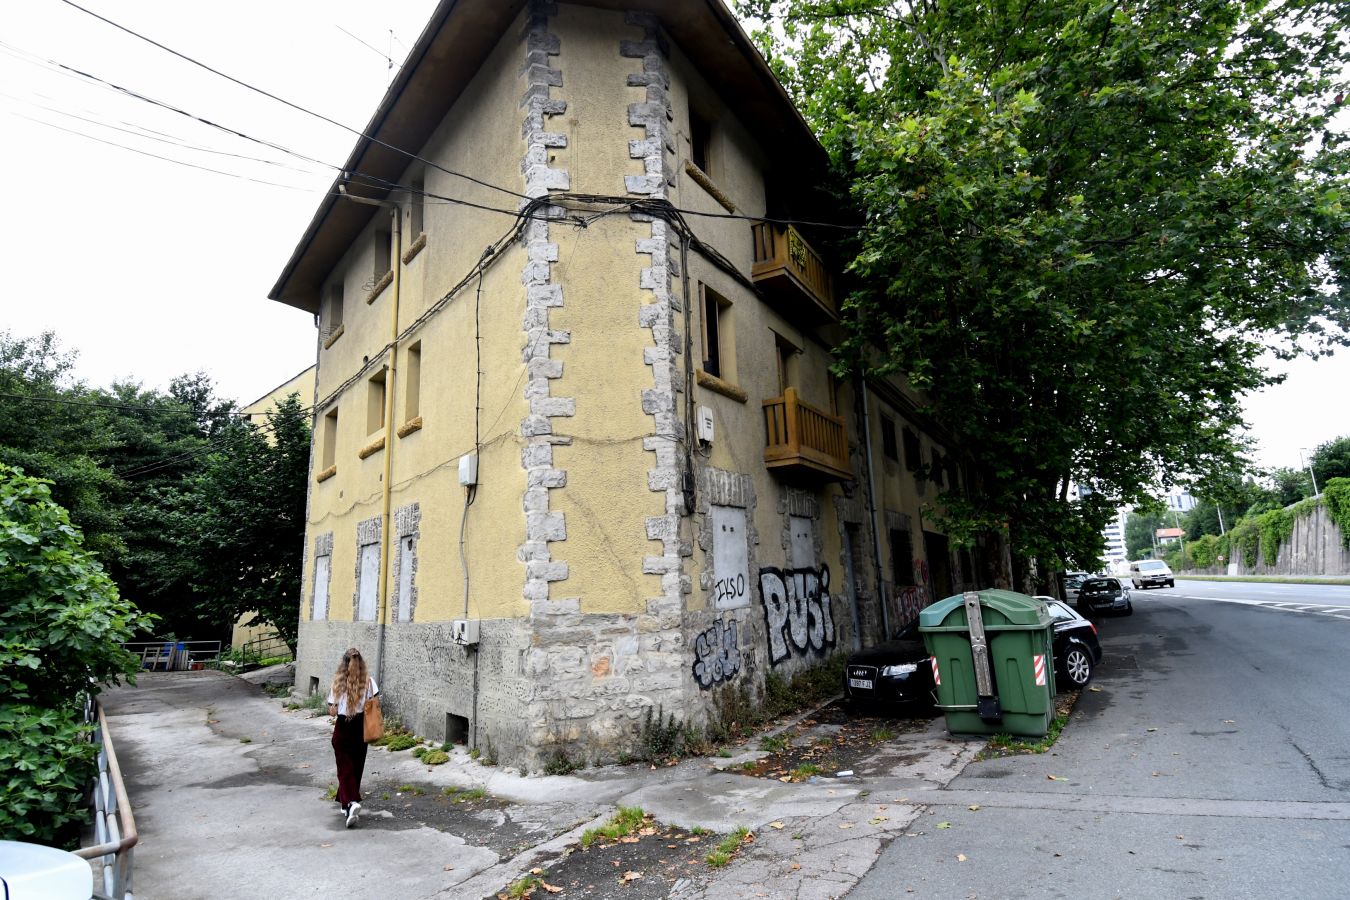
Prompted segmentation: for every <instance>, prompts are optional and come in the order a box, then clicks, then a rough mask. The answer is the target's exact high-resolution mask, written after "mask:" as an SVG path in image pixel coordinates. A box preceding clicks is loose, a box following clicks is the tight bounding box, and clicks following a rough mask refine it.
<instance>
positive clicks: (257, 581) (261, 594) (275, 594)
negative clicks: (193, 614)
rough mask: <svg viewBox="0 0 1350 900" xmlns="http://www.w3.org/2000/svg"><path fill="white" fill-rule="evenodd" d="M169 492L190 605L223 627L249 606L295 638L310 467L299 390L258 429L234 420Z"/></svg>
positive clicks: (176, 554)
mask: <svg viewBox="0 0 1350 900" xmlns="http://www.w3.org/2000/svg"><path fill="white" fill-rule="evenodd" d="M220 438H221V440H223V441H225V442H227V443H228V447H229V449H228V451H226V452H217V453H212V454H210V455H209V456H208V457H207V458H206V460H205V462H204V464H203V465H202V468H201V471H200V472H198V473H197V474H195V475H193V476H192V477H190V478H189V479H188V480H187V484H186V487H185V489H184V490H183V491H182V493H181V494H179V495H178V496H177V497H175V498H173V499H172V500H171V501H170V504H169V505H170V512H169V513H168V520H169V521H168V524H169V525H170V532H169V533H170V534H171V535H173V536H174V537H173V538H172V540H173V542H174V547H173V549H174V553H173V556H174V558H175V559H176V560H177V561H178V564H179V565H181V566H182V569H181V570H180V571H179V574H180V575H181V576H182V578H183V580H185V581H186V582H187V583H188V584H189V585H190V588H191V591H192V601H191V605H192V607H193V608H194V609H195V610H197V611H198V612H199V613H200V614H202V615H204V616H206V617H207V618H208V619H209V620H210V621H212V622H215V623H216V624H217V625H220V626H222V627H223V626H227V625H229V624H230V623H232V622H234V621H235V620H236V619H238V618H239V617H240V616H244V615H248V614H250V613H252V614H256V616H257V617H258V618H259V619H261V620H262V621H264V622H267V623H269V624H271V625H272V626H273V627H274V628H276V629H277V631H278V632H279V633H280V634H281V635H282V637H283V638H284V639H285V640H286V642H287V643H289V644H290V645H291V646H292V647H294V646H295V638H296V633H297V630H298V627H299V611H300V569H301V560H302V558H303V549H304V536H305V500H306V488H307V480H306V479H307V473H308V470H309V443H310V429H309V419H308V415H307V413H306V411H305V409H304V408H303V407H302V406H301V403H300V399H299V397H298V396H296V395H294V394H292V395H291V396H290V397H288V398H287V399H285V400H283V401H282V402H281V403H280V404H278V406H277V409H276V410H275V411H274V412H273V413H272V414H271V415H270V416H269V418H268V422H267V425H266V427H265V428H260V427H259V426H256V425H254V424H253V423H252V422H241V421H238V420H235V421H232V422H230V423H229V424H228V425H226V426H225V427H224V429H223V431H222V432H221V434H220Z"/></svg>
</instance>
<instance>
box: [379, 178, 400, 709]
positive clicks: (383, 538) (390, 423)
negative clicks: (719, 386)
mask: <svg viewBox="0 0 1350 900" xmlns="http://www.w3.org/2000/svg"><path fill="white" fill-rule="evenodd" d="M381 205H382V206H388V207H391V218H392V219H393V226H392V227H393V231H394V234H393V238H394V259H393V266H394V283H393V284H391V285H390V286H389V289H390V290H391V291H393V292H394V296H393V298H392V299H393V302H392V303H391V304H390V309H389V365H388V367H387V368H386V370H385V376H384V477H383V480H382V481H381V484H380V488H381V489H380V495H381V497H380V499H381V510H380V601H379V608H378V611H377V613H376V620H377V621H378V622H379V637H378V639H377V642H376V644H375V681H376V682H377V683H379V684H383V683H384V633H385V630H386V626H387V625H388V624H389V544H390V541H389V532H390V526H391V525H392V524H393V523H392V522H391V521H390V513H389V507H390V504H391V502H392V500H393V497H392V491H391V488H390V484H389V481H390V478H391V477H392V475H393V470H394V396H395V393H396V390H395V389H396V388H397V387H398V301H399V288H400V286H401V282H402V275H403V228H402V227H401V226H402V225H403V222H402V220H401V215H402V208H401V207H400V206H398V204H395V203H389V201H384V202H383V203H381Z"/></svg>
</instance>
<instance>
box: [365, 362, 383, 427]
mask: <svg viewBox="0 0 1350 900" xmlns="http://www.w3.org/2000/svg"><path fill="white" fill-rule="evenodd" d="M384 385H385V379H384V370H383V369H381V370H380V371H378V372H376V373H375V374H374V375H372V376H370V381H369V382H367V388H366V434H374V433H375V432H377V431H379V430H380V429H381V428H383V427H384Z"/></svg>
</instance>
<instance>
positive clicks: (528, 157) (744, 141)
mask: <svg viewBox="0 0 1350 900" xmlns="http://www.w3.org/2000/svg"><path fill="white" fill-rule="evenodd" d="M670 6H671V5H670V4H667V3H657V2H636V0H634V2H629V3H618V2H613V3H611V2H604V0H602V2H589V3H587V4H584V5H583V4H573V3H561V2H560V3H528V4H527V3H521V2H516V3H512V2H495V0H494V2H488V0H459V2H449V0H447V2H444V3H442V4H441V5H440V7H438V9H437V10H436V12H435V14H434V15H433V17H432V20H431V22H430V23H429V24H428V26H427V29H426V31H425V32H424V33H423V35H422V37H421V38H420V39H419V41H418V43H417V45H416V47H415V48H414V49H413V51H412V53H411V54H410V56H409V59H408V62H407V63H406V64H405V66H404V69H403V70H402V72H401V73H400V74H399V76H398V78H397V80H396V81H395V83H394V85H393V86H392V87H391V88H390V91H389V93H388V95H387V96H386V98H385V100H384V101H383V103H382V104H381V107H380V109H379V110H378V111H377V112H376V114H375V117H374V118H373V119H372V121H371V123H370V125H369V126H368V127H367V129H366V131H365V136H363V137H362V138H361V140H360V141H359V142H358V144H357V146H356V148H355V149H354V150H353V152H352V155H351V157H350V159H349V160H348V164H347V166H346V167H345V168H346V171H345V172H344V175H343V177H342V178H341V179H340V180H339V183H338V184H337V185H335V188H334V191H333V192H332V196H330V197H329V198H327V199H326V200H325V202H324V204H323V205H322V206H321V208H320V209H319V211H318V212H317V213H316V215H315V217H314V220H313V222H312V223H311V225H310V227H309V229H308V230H307V232H306V233H305V235H304V237H303V238H302V239H301V242H300V244H299V246H298V247H297V249H296V251H295V253H294V255H293V256H292V258H291V260H290V262H289V263H288V264H287V267H286V269H285V271H284V272H283V274H282V276H281V278H280V280H279V281H278V283H277V285H276V287H275V288H274V290H273V294H272V296H273V299H276V300H279V301H281V302H284V303H288V304H290V305H292V306H295V307H297V308H299V309H303V310H305V311H306V312H309V313H314V314H316V315H317V322H318V325H319V331H318V337H317V344H318V347H317V386H316V389H315V413H314V435H315V437H314V445H313V451H312V456H313V465H312V469H313V472H312V476H313V477H312V483H311V485H310V501H309V519H308V531H307V536H306V547H305V566H304V584H305V596H304V601H303V604H302V610H301V622H300V637H299V648H298V659H297V683H298V684H299V685H300V686H301V687H302V688H308V689H309V690H324V689H326V686H327V681H328V679H329V678H330V677H331V673H332V671H333V669H334V667H335V665H336V663H337V660H338V658H339V656H340V654H341V653H342V651H343V649H345V648H346V647H347V646H350V645H355V646H358V647H361V648H362V649H363V652H364V653H365V654H366V656H367V658H368V659H370V660H373V662H374V666H375V668H376V670H377V672H378V677H379V678H380V679H381V685H382V687H383V689H384V696H385V699H386V704H385V708H386V714H387V715H393V716H394V717H396V718H398V719H399V720H401V721H402V722H403V723H404V724H406V725H407V726H408V727H410V728H411V729H413V730H414V731H416V732H417V733H419V734H421V735H424V736H427V737H431V738H436V739H444V740H452V741H462V742H466V743H468V744H470V745H471V746H475V747H478V748H480V749H481V750H482V751H483V752H485V753H489V754H491V755H495V756H497V757H498V758H499V759H501V760H502V761H504V762H511V763H516V764H519V765H522V766H524V767H526V768H531V769H532V768H537V767H538V766H540V765H541V764H542V763H543V762H544V761H546V760H548V759H550V758H551V757H553V756H554V755H556V754H564V755H567V756H568V757H569V758H571V759H574V760H589V761H595V760H601V759H607V758H613V757H614V756H617V755H619V754H621V753H623V752H625V751H626V750H629V749H631V748H632V746H633V744H634V743H635V741H636V738H637V735H638V733H639V730H640V727H641V724H642V722H643V721H644V719H645V718H646V717H647V716H648V715H651V714H652V713H653V712H654V711H662V712H664V713H666V714H673V715H675V717H676V718H677V719H679V720H681V721H687V722H691V723H694V724H698V723H702V722H707V721H708V720H710V719H712V718H714V717H715V716H716V715H717V710H718V708H719V703H720V702H721V700H722V698H723V695H724V692H726V691H736V692H740V693H744V694H746V695H749V696H750V697H752V698H753V697H754V696H756V695H757V694H758V693H759V692H760V691H762V689H763V685H764V682H765V679H766V678H767V677H768V676H769V674H770V673H774V674H777V675H780V676H783V677H788V676H790V675H791V674H793V673H794V672H796V671H798V670H799V669H801V668H803V667H806V666H810V665H815V664H817V663H819V662H820V661H821V660H823V659H825V658H827V657H828V656H829V655H831V654H833V653H836V652H840V651H844V650H848V649H851V648H854V647H859V646H864V645H868V644H871V643H875V642H877V641H879V640H882V639H883V638H884V636H885V635H886V634H887V632H888V631H890V630H893V629H894V628H896V627H897V626H898V625H900V624H901V623H903V622H905V621H908V620H910V619H912V618H914V617H915V616H916V615H917V614H918V610H919V609H920V608H922V607H923V606H925V605H927V604H928V603H929V602H931V601H932V600H933V599H935V598H939V597H942V596H946V595H947V594H950V593H952V592H954V591H957V590H960V589H964V588H966V587H969V586H973V585H975V584H976V582H984V583H987V582H988V580H989V579H988V578H982V577H981V576H979V575H976V574H975V572H974V569H975V568H976V558H975V557H973V556H972V554H971V553H970V552H967V551H964V550H960V549H957V548H955V547H953V546H952V545H951V544H950V543H949V542H948V539H947V538H946V536H944V534H943V533H942V531H941V529H939V528H938V527H936V526H935V525H934V509H935V507H934V503H935V502H936V500H937V498H938V496H939V494H940V493H941V492H942V491H945V490H951V489H956V490H961V489H964V483H963V475H962V472H961V468H960V466H959V465H957V463H956V455H955V454H954V453H953V452H952V450H953V448H952V447H951V446H950V442H948V441H945V440H944V439H943V437H942V433H941V431H940V429H939V428H938V427H937V426H936V425H935V424H933V423H932V422H930V421H928V420H926V419H925V418H924V417H923V416H921V415H920V414H919V413H918V411H917V410H918V409H919V408H920V407H921V403H920V402H919V401H920V399H921V398H918V397H916V396H915V395H914V394H913V392H911V391H909V390H908V389H907V388H906V387H905V385H903V384H902V383H899V382H897V381H894V380H891V381H886V380H877V379H869V380H868V381H867V382H866V383H864V382H862V381H860V380H858V379H847V378H836V377H835V376H834V375H832V374H831V370H830V365H831V363H832V361H833V360H832V358H831V355H830V347H831V345H832V342H833V341H834V340H835V339H836V338H837V337H838V336H839V333H838V324H837V322H838V299H837V297H836V296H835V291H834V287H833V284H832V277H831V276H832V267H831V266H830V265H829V264H828V263H827V262H826V260H825V259H824V258H823V257H822V256H821V255H820V254H819V253H817V251H816V250H815V249H814V248H813V246H812V243H811V242H810V241H809V240H808V232H809V227H808V226H806V225H802V226H801V228H798V227H796V226H794V225H793V224H791V221H792V220H797V221H801V220H812V219H818V218H820V217H823V216H827V215H828V214H829V210H828V205H827V203H826V202H824V201H823V200H822V199H820V198H817V197H816V196H815V188H816V185H817V184H818V183H819V181H820V176H821V173H823V172H824V169H825V162H826V161H825V158H824V154H823V151H822V150H821V148H820V147H819V145H818V144H817V143H816V141H815V140H814V138H813V137H812V135H811V133H810V131H809V130H808V129H807V127H806V125H805V123H804V122H803V121H802V120H801V118H800V116H799V115H798V114H797V113H796V111H795V110H794V109H793V108H792V106H791V104H790V102H789V101H788V99H787V97H786V95H785V94H784V92H783V91H782V89H781V87H780V86H779V85H778V84H777V82H776V81H775V80H774V79H773V76H772V75H771V73H770V72H769V70H768V68H767V66H766V65H765V64H764V62H763V60H762V59H761V58H760V57H759V56H758V54H757V53H756V51H755V50H754V49H753V47H752V46H751V45H750V43H749V41H748V40H747V39H746V37H745V36H744V34H743V33H742V32H741V31H740V29H739V27H738V26H737V24H736V23H735V21H734V19H733V18H732V17H731V15H730V14H729V13H728V12H727V10H726V9H725V8H724V7H723V6H722V4H721V2H720V0H707V2H700V3H691V4H686V5H684V6H682V8H681V10H680V14H679V15H678V16H671V17H669V18H662V15H661V14H662V13H663V12H666V11H669V9H670Z"/></svg>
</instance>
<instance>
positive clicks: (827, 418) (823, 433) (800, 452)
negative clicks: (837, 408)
mask: <svg viewBox="0 0 1350 900" xmlns="http://www.w3.org/2000/svg"><path fill="white" fill-rule="evenodd" d="M764 431H765V446H764V465H765V466H767V467H768V468H770V469H776V470H779V471H780V472H781V473H782V474H793V475H800V476H806V477H809V478H812V479H815V480H821V479H824V480H827V481H846V480H848V479H850V478H852V477H853V470H852V469H851V468H850V467H849V461H848V432H847V431H846V430H845V428H844V420H843V419H842V418H840V417H839V416H832V415H830V414H829V413H827V412H825V411H824V410H822V409H816V408H815V407H814V406H812V405H811V404H809V403H803V402H802V401H801V400H799V399H797V389H796V388H788V389H787V390H786V391H784V392H783V396H781V397H774V398H773V399H771V400H765V401H764Z"/></svg>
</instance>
